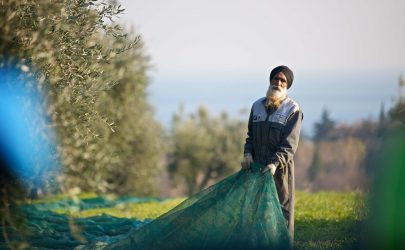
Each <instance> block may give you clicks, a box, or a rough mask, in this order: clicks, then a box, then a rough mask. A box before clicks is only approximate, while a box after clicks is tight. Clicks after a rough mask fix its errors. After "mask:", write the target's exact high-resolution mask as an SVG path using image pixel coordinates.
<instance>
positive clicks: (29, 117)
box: [0, 64, 58, 188]
mask: <svg viewBox="0 0 405 250" xmlns="http://www.w3.org/2000/svg"><path fill="white" fill-rule="evenodd" d="M15 65H16V64H14V65H12V66H6V67H4V66H3V67H2V68H0V154H1V157H2V158H3V159H2V165H3V166H1V168H2V171H6V172H7V173H8V175H9V176H12V177H14V178H16V180H9V181H12V182H13V183H14V182H18V183H19V184H22V186H23V187H25V188H33V187H40V186H42V185H43V184H44V179H45V178H46V176H49V175H48V174H49V173H50V172H54V171H55V170H57V169H58V164H57V160H56V159H57V157H56V146H55V142H54V133H53V131H52V130H51V129H50V119H49V118H48V117H47V115H46V106H45V102H44V98H43V97H42V95H41V93H40V91H39V90H38V84H37V83H36V81H35V78H34V77H32V76H29V68H28V66H25V65H24V66H23V67H17V66H15Z"/></svg>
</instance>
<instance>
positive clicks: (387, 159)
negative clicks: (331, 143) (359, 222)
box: [364, 128, 405, 249]
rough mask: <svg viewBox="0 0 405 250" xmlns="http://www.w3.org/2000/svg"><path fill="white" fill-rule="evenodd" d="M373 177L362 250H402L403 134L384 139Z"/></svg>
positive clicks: (404, 206)
mask: <svg viewBox="0 0 405 250" xmlns="http://www.w3.org/2000/svg"><path fill="white" fill-rule="evenodd" d="M383 148H384V151H383V154H382V157H381V160H380V165H379V168H378V169H377V174H376V175H375V186H374V188H375V190H374V193H373V196H372V200H371V211H370V217H369V221H368V224H367V228H366V237H365V241H366V242H365V243H364V248H365V249H403V246H404V244H405V237H404V236H405V214H404V211H405V195H404V191H405V182H404V180H405V131H404V128H402V130H400V131H398V132H396V133H394V134H393V135H391V136H390V137H388V139H387V141H386V143H385V147H383Z"/></svg>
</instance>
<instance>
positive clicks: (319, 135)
mask: <svg viewBox="0 0 405 250" xmlns="http://www.w3.org/2000/svg"><path fill="white" fill-rule="evenodd" d="M335 125H336V122H335V121H334V120H332V118H331V117H330V112H329V111H328V110H327V109H325V108H324V109H323V110H322V114H321V119H320V120H319V121H318V122H316V123H315V124H314V140H315V141H319V140H325V139H326V137H327V135H328V133H329V132H330V131H331V130H332V129H333V128H334V127H335Z"/></svg>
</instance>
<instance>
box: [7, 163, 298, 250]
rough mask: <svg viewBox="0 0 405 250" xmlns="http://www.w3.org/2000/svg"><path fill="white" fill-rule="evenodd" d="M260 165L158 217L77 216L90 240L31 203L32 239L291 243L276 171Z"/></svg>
mask: <svg viewBox="0 0 405 250" xmlns="http://www.w3.org/2000/svg"><path fill="white" fill-rule="evenodd" d="M259 168H260V165H258V164H255V165H254V166H253V168H252V170H251V171H250V170H249V171H247V170H241V171H239V172H237V173H235V174H233V175H231V176H229V177H228V178H226V179H224V180H222V181H220V182H218V183H217V184H215V185H213V186H211V187H209V188H207V189H205V190H203V191H201V192H199V193H197V194H195V195H193V196H191V197H189V198H188V199H186V200H185V201H183V202H182V203H181V204H179V205H178V206H176V207H175V208H173V209H172V210H170V211H169V212H167V213H165V214H163V215H161V216H160V217H158V218H157V219H155V220H146V221H140V220H136V219H123V218H115V217H112V216H108V215H102V216H96V217H89V218H83V219H75V220H74V221H75V225H77V226H78V227H79V228H80V230H81V232H80V235H82V236H83V237H84V238H86V242H80V241H79V240H78V238H77V236H75V235H73V234H72V232H71V230H70V227H69V221H68V218H67V217H66V216H65V215H58V214H55V213H52V212H50V211H47V210H43V208H44V207H41V209H38V208H36V207H35V206H26V207H24V208H23V210H24V213H26V215H27V218H28V221H29V223H28V227H29V228H31V229H32V232H33V234H32V236H30V237H29V238H28V243H29V244H30V245H31V246H32V248H31V249H289V248H290V247H291V245H290V244H291V243H290V237H289V233H288V230H287V227H286V221H285V219H284V217H283V215H282V212H281V208H280V205H279V201H278V197H277V192H276V189H275V185H274V181H273V177H272V176H271V175H270V174H269V173H266V174H264V175H262V174H261V173H260V172H259ZM129 200H130V199H129ZM132 201H135V202H139V200H136V199H135V200H132ZM105 202H106V205H112V204H108V201H105ZM95 203H97V204H99V205H100V206H101V205H102V202H99V203H98V202H95ZM7 230H8V229H7ZM8 234H9V235H10V236H11V238H13V239H14V240H16V239H17V240H18V239H19V237H20V236H19V235H17V234H13V232H12V231H11V230H8ZM0 246H1V245H0Z"/></svg>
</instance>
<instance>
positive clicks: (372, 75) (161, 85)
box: [148, 71, 405, 136]
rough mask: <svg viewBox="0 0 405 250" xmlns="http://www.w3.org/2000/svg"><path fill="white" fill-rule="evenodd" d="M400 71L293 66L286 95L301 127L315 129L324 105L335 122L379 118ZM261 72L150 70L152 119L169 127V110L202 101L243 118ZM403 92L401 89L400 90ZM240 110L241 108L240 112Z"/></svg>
mask: <svg viewBox="0 0 405 250" xmlns="http://www.w3.org/2000/svg"><path fill="white" fill-rule="evenodd" d="M400 74H401V72H399V71H387V72H382V71H381V72H374V71H369V72H366V71H360V72H322V73H308V72H295V79H294V83H293V85H292V87H291V89H290V90H289V96H290V97H291V98H293V99H294V100H296V101H297V102H298V103H299V104H300V106H301V109H302V110H303V112H304V121H303V127H302V131H303V133H304V134H305V135H307V136H311V135H312V134H313V126H314V123H315V122H316V121H318V120H319V119H320V116H321V112H322V110H323V109H327V110H329V112H330V115H331V118H332V119H334V120H335V121H336V122H337V123H346V124H351V123H355V122H358V121H361V120H365V119H377V118H378V116H379V114H380V110H381V108H382V107H383V108H384V109H385V111H387V110H388V109H389V108H390V107H391V106H392V105H393V104H394V102H395V100H396V98H397V97H398V94H399V93H398V89H399V88H398V82H399V77H400ZM268 85H269V81H268V74H267V72H265V73H259V74H254V73H241V72H231V73H225V72H220V73H218V72H217V73H210V74H201V73H197V74H192V73H185V74H181V75H180V74H159V72H152V74H151V75H150V86H149V88H148V99H149V102H150V104H151V105H152V107H153V108H154V113H155V117H156V119H157V120H158V121H159V122H160V123H161V124H162V125H163V126H164V127H165V128H166V129H169V128H170V127H171V121H172V117H173V114H174V113H175V112H177V111H178V110H179V107H180V105H183V107H184V111H185V113H186V114H190V113H195V112H196V110H197V108H198V107H199V106H200V105H203V106H205V107H207V108H208V110H209V111H210V113H211V114H212V115H218V114H219V113H220V112H221V111H226V112H228V114H229V115H230V116H231V117H234V118H237V119H241V120H245V121H246V122H247V120H248V116H249V111H250V108H251V105H252V103H253V102H254V101H255V100H257V99H258V98H260V97H262V96H264V94H265V93H266V90H267V88H268ZM404 94H405V93H404ZM241 110H244V112H241Z"/></svg>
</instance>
